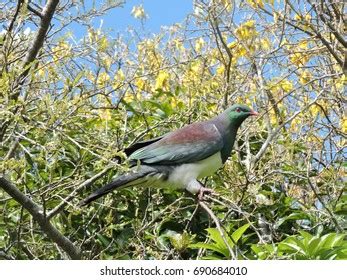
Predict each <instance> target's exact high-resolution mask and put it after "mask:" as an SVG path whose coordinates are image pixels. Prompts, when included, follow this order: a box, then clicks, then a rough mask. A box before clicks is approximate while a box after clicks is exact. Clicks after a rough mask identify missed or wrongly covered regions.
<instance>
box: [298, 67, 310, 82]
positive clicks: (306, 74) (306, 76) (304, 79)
mask: <svg viewBox="0 0 347 280" xmlns="http://www.w3.org/2000/svg"><path fill="white" fill-rule="evenodd" d="M311 79H312V75H311V73H310V71H308V70H304V71H302V72H301V74H300V77H299V82H300V84H302V85H304V84H307V83H308V82H309V81H311Z"/></svg>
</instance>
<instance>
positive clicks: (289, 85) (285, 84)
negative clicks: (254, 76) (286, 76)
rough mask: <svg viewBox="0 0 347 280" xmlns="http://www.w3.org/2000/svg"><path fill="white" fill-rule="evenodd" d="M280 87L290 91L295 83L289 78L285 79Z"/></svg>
mask: <svg viewBox="0 0 347 280" xmlns="http://www.w3.org/2000/svg"><path fill="white" fill-rule="evenodd" d="M280 87H281V88H282V89H283V90H284V91H285V92H290V91H292V89H293V84H292V82H290V81H288V80H283V81H282V82H281V83H280Z"/></svg>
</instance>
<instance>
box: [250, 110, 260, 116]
mask: <svg viewBox="0 0 347 280" xmlns="http://www.w3.org/2000/svg"><path fill="white" fill-rule="evenodd" d="M251 115H252V116H258V115H259V113H258V112H256V111H252V112H251Z"/></svg>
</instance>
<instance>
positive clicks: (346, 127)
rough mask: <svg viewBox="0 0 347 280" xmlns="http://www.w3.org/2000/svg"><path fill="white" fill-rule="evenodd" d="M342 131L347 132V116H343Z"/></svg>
mask: <svg viewBox="0 0 347 280" xmlns="http://www.w3.org/2000/svg"><path fill="white" fill-rule="evenodd" d="M341 131H342V132H343V133H347V118H346V117H343V118H342V119H341Z"/></svg>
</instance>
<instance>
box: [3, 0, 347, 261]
mask: <svg viewBox="0 0 347 280" xmlns="http://www.w3.org/2000/svg"><path fill="white" fill-rule="evenodd" d="M5 2H6V3H2V4H0V7H1V9H0V10H1V12H0V22H1V24H2V26H4V27H6V28H5V29H3V30H2V31H1V32H0V48H1V52H0V61H1V63H0V142H1V145H0V173H1V177H4V178H6V180H8V181H9V182H12V183H13V184H14V186H15V187H16V188H18V190H20V191H21V192H22V193H24V194H25V195H26V197H27V198H28V199H30V200H31V201H33V202H34V203H36V204H37V205H38V206H39V208H40V211H41V213H44V216H45V217H46V218H47V220H49V221H50V222H51V224H52V225H53V226H54V227H55V228H56V229H57V230H58V231H59V232H60V233H61V234H62V235H64V236H65V237H67V239H69V240H71V241H72V242H73V244H74V246H76V247H78V248H80V249H81V251H82V257H83V258H85V259H196V258H205V259H206V258H220V259H228V258H231V257H232V254H231V252H230V250H229V248H228V246H229V247H230V248H232V250H233V252H234V253H235V254H236V255H237V257H238V258H240V259H241V258H242V259H346V258H347V257H346V236H345V234H344V232H345V231H346V228H347V219H346V215H347V211H346V210H347V189H346V186H345V183H346V180H345V176H346V173H345V170H346V133H347V119H346V112H345V104H344V102H345V83H346V66H345V64H344V61H345V57H344V56H345V53H344V52H345V47H346V41H345V39H344V37H343V32H344V24H343V20H344V17H343V11H344V8H345V5H346V4H345V3H344V2H343V1H333V3H330V2H329V3H325V2H324V3H323V2H322V5H318V4H316V2H315V1H297V2H295V3H294V1H290V0H289V1H271V0H269V1H262V0H256V1H255V0H254V1H253V0H252V1H229V0H211V1H200V0H199V1H194V9H193V10H194V11H193V13H192V14H190V15H187V18H186V19H185V20H184V21H182V23H176V24H173V25H172V26H167V27H162V29H161V31H160V32H158V33H157V34H148V33H146V32H145V30H146V29H145V28H146V18H147V14H146V12H145V9H146V1H144V3H143V5H141V6H136V7H134V9H133V13H132V14H133V16H134V17H135V18H137V19H139V20H141V23H142V28H143V30H142V31H143V32H136V30H131V32H127V33H125V32H119V31H118V32H117V31H115V30H109V29H106V28H103V27H102V25H98V24H97V25H96V24H95V22H99V20H100V19H101V18H102V16H104V15H106V14H108V13H111V12H112V10H113V9H122V4H123V3H122V1H94V2H93V3H94V4H93V3H91V2H90V3H89V1H68V3H66V4H64V5H62V4H59V5H58V8H57V9H56V10H55V11H54V16H53V19H52V22H51V25H50V28H49V29H48V30H47V32H48V34H47V36H43V38H42V40H43V45H42V47H38V49H37V50H35V48H31V47H32V46H33V44H34V43H35V42H37V36H38V34H39V33H38V30H39V28H41V25H40V20H41V17H42V16H43V15H42V14H40V13H41V12H40V11H43V9H40V8H39V7H40V6H41V5H42V1H5ZM17 2H18V3H19V4H18V3H17ZM53 2H54V1H53ZM17 5H19V6H17ZM149 16H150V15H149ZM116 25H117V22H115V26H116ZM76 26H79V30H80V29H81V26H83V30H85V32H84V33H82V34H80V33H78V32H75V27H76ZM35 46H36V47H37V46H38V45H35ZM35 51H37V52H36V54H35ZM29 54H30V55H29ZM30 57H33V59H32V60H30ZM233 103H245V104H248V105H250V106H252V107H254V108H255V109H256V110H257V111H259V112H260V114H261V115H260V117H259V118H258V119H257V120H256V121H253V122H250V121H247V122H246V123H244V124H243V126H242V128H241V129H240V131H239V132H238V141H237V143H236V144H235V149H234V151H233V152H232V155H231V157H230V160H229V161H227V163H226V164H225V166H224V168H223V169H222V170H219V171H218V173H217V174H216V175H215V176H213V177H211V178H207V179H206V180H205V181H204V183H205V184H206V185H208V186H209V187H212V188H214V189H215V190H216V192H217V193H218V195H217V196H214V197H212V198H211V199H210V200H208V201H207V202H206V203H208V205H209V207H210V208H211V210H212V211H213V213H214V214H215V215H216V217H217V219H218V220H219V221H220V223H221V225H222V227H223V229H224V232H222V233H223V234H225V235H226V239H227V243H228V245H227V244H225V242H224V241H223V240H221V235H220V234H221V231H219V230H217V229H216V226H215V224H214V221H213V220H212V219H211V218H210V216H209V215H208V214H207V213H206V212H205V211H203V210H202V209H201V208H200V207H197V202H196V200H195V199H194V198H192V197H190V196H189V195H188V194H185V193H182V192H179V191H176V190H167V189H151V188H149V189H143V188H128V189H123V190H120V191H117V192H116V193H112V194H109V195H107V196H105V197H104V198H101V199H100V200H98V201H97V202H95V203H93V204H91V206H90V207H86V208H80V207H79V206H78V202H79V201H80V200H81V199H83V198H84V197H86V196H87V195H88V194H90V193H91V192H92V191H93V190H95V189H97V188H99V187H101V186H102V185H104V184H105V183H107V182H109V181H111V180H112V178H113V177H115V176H117V175H118V174H121V173H124V172H126V171H127V170H128V166H127V164H126V161H125V158H126V155H125V154H124V152H123V149H124V148H125V147H128V146H130V145H131V144H133V143H135V142H137V141H139V140H143V139H149V138H152V137H156V136H160V135H163V134H165V133H167V132H168V131H171V130H174V129H177V128H179V127H181V126H183V125H185V124H188V123H191V122H193V121H199V120H204V119H207V118H211V117H213V116H215V115H216V114H218V113H219V112H221V111H222V110H223V109H224V108H226V107H227V106H228V105H230V104H233ZM0 187H1V188H0V257H1V258H2V257H4V258H9V259H65V258H68V257H69V256H68V254H67V252H66V251H64V250H63V249H62V248H61V247H59V246H57V245H56V243H54V242H52V240H51V239H50V238H48V237H47V235H46V234H45V233H44V231H43V230H42V228H41V227H40V226H39V225H38V223H37V222H36V221H35V220H34V219H33V216H32V215H31V214H29V212H28V211H27V210H26V209H25V207H24V206H25V205H23V204H20V203H18V202H17V201H15V200H13V199H12V197H11V196H10V195H9V194H8V193H6V192H5V191H3V186H1V185H0ZM233 240H234V241H235V243H234V242H233Z"/></svg>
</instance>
